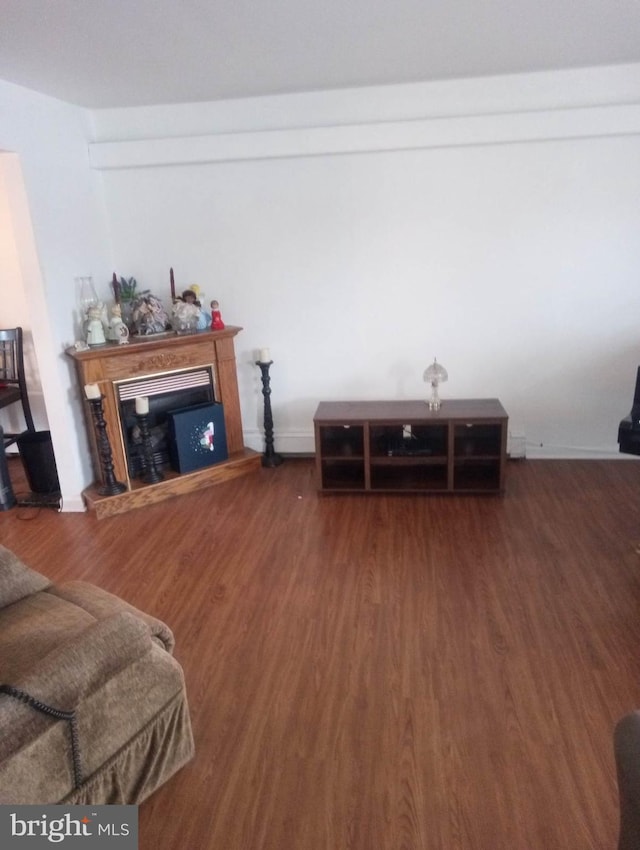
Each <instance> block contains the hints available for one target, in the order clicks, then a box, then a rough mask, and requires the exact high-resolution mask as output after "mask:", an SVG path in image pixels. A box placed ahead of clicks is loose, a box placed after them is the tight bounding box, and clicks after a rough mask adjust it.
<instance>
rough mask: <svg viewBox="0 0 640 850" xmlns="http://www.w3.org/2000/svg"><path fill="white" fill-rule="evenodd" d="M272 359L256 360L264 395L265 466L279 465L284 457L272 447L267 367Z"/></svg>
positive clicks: (263, 462)
mask: <svg viewBox="0 0 640 850" xmlns="http://www.w3.org/2000/svg"><path fill="white" fill-rule="evenodd" d="M272 363H273V360H268V361H266V362H263V361H262V360H256V366H259V367H260V371H261V372H262V395H263V396H264V454H263V455H262V465H263V466H267V467H274V466H280V464H281V463H282V462H283V460H284V458H283V457H282V455H279V454H277V453H276V452H275V450H274V448H273V415H272V413H271V379H270V377H269V369H270V367H271V364H272Z"/></svg>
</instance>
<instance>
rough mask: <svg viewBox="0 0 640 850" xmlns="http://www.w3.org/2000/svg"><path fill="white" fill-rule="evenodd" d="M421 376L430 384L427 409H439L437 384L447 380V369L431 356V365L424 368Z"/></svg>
mask: <svg viewBox="0 0 640 850" xmlns="http://www.w3.org/2000/svg"><path fill="white" fill-rule="evenodd" d="M423 378H424V380H425V381H427V382H428V383H430V384H431V398H430V399H429V400H428V401H427V404H428V405H429V410H440V397H439V395H438V384H441V383H444V381H448V380H449V375H448V373H447V370H446V369H445V368H444V366H442V365H441V364H440V363H438V361H437V360H436V359H435V357H434V358H433V363H432V364H431V366H427V368H426V369H425V370H424V375H423Z"/></svg>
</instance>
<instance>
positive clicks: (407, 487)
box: [314, 399, 508, 494]
mask: <svg viewBox="0 0 640 850" xmlns="http://www.w3.org/2000/svg"><path fill="white" fill-rule="evenodd" d="M507 422H508V417H507V413H506V411H505V410H504V408H503V407H502V405H501V404H500V402H499V401H498V400H497V399H466V400H465V399H453V400H445V401H443V402H442V405H441V407H440V409H439V410H430V409H429V406H428V404H427V403H426V402H424V401H333V402H331V401H325V402H321V403H320V405H319V406H318V409H317V411H316V414H315V417H314V428H315V442H316V473H317V480H318V489H319V490H320V491H321V492H323V493H335V492H356V493H393V492H404V493H406V492H411V493H439V494H442V493H501V492H502V491H503V490H504V479H505V467H506V459H507Z"/></svg>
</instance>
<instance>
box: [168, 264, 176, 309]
mask: <svg viewBox="0 0 640 850" xmlns="http://www.w3.org/2000/svg"><path fill="white" fill-rule="evenodd" d="M169 283H170V284H171V300H172V301H175V300H176V282H175V280H174V279H173V269H169Z"/></svg>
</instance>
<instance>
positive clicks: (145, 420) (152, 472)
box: [136, 413, 164, 484]
mask: <svg viewBox="0 0 640 850" xmlns="http://www.w3.org/2000/svg"><path fill="white" fill-rule="evenodd" d="M136 419H137V420H138V426H139V428H140V436H141V437H142V475H141V476H140V477H141V478H142V480H143V481H144V483H145V484H157V483H158V481H164V475H163V474H162V473H161V472H160V470H159V469H158V467H157V466H156V462H155V460H154V458H153V444H152V442H151V432H150V431H149V417H148V415H147V414H146V413H136Z"/></svg>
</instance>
